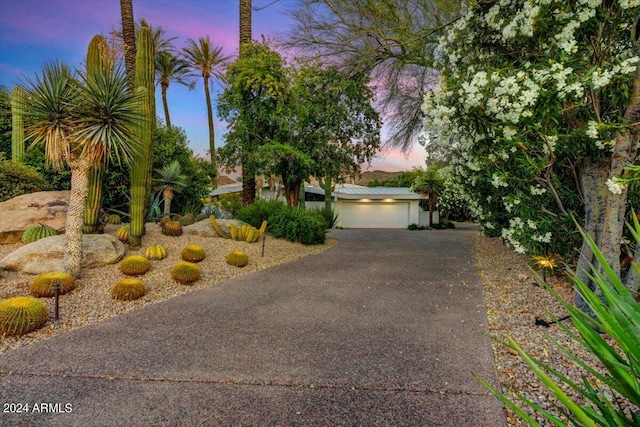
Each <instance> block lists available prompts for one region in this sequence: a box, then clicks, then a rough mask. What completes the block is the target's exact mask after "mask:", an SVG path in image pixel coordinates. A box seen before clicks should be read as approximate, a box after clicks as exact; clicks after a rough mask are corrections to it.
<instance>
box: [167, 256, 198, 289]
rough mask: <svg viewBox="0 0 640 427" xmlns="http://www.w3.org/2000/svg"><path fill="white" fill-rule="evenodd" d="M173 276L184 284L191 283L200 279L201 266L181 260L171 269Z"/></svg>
mask: <svg viewBox="0 0 640 427" xmlns="http://www.w3.org/2000/svg"><path fill="white" fill-rule="evenodd" d="M171 277H172V278H173V280H175V281H176V282H179V283H182V284H183V285H190V284H192V283H193V282H195V281H197V280H198V279H200V268H198V266H197V265H196V264H194V263H192V262H187V261H180V262H179V263H177V264H176V265H174V266H173V268H172V269H171Z"/></svg>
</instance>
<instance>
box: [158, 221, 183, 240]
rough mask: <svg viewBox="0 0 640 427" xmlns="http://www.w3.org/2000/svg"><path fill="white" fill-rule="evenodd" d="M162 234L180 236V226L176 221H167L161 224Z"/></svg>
mask: <svg viewBox="0 0 640 427" xmlns="http://www.w3.org/2000/svg"><path fill="white" fill-rule="evenodd" d="M162 234H164V235H166V236H181V235H182V226H181V225H180V223H179V222H178V221H169V222H167V223H165V224H163V225H162Z"/></svg>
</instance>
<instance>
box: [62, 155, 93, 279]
mask: <svg viewBox="0 0 640 427" xmlns="http://www.w3.org/2000/svg"><path fill="white" fill-rule="evenodd" d="M69 168H70V169H71V194H70V196H69V208H68V210H67V219H66V224H65V249H64V271H65V272H67V273H69V274H71V275H72V276H74V277H79V276H80V272H81V263H82V223H83V213H84V204H85V201H86V199H87V185H88V183H89V171H90V170H91V162H89V160H86V159H79V160H75V161H70V162H69Z"/></svg>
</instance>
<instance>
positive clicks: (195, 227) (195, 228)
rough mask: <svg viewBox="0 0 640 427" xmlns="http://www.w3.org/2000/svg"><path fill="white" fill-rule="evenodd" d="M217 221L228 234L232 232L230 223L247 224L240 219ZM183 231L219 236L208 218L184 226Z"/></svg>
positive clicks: (206, 235)
mask: <svg viewBox="0 0 640 427" xmlns="http://www.w3.org/2000/svg"><path fill="white" fill-rule="evenodd" d="M217 222H218V224H219V225H220V228H221V229H222V232H223V233H224V234H226V235H227V236H229V235H230V232H229V225H230V224H233V225H235V226H236V227H242V225H243V224H246V222H244V221H240V220H239V219H218V220H217ZM182 233H183V234H190V235H195V236H202V237H219V236H218V234H217V233H216V232H215V230H214V229H213V226H212V225H211V221H210V220H208V219H205V220H202V221H198V222H196V223H194V224H191V225H187V226H185V227H182Z"/></svg>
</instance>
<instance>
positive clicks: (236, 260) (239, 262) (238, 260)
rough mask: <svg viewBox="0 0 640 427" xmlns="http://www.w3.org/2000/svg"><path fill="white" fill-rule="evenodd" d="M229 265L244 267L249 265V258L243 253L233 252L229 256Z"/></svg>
mask: <svg viewBox="0 0 640 427" xmlns="http://www.w3.org/2000/svg"><path fill="white" fill-rule="evenodd" d="M227 264H229V265H234V266H236V267H244V266H245V265H247V264H249V257H248V256H247V254H245V253H244V252H242V251H231V252H229V253H228V254H227Z"/></svg>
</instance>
